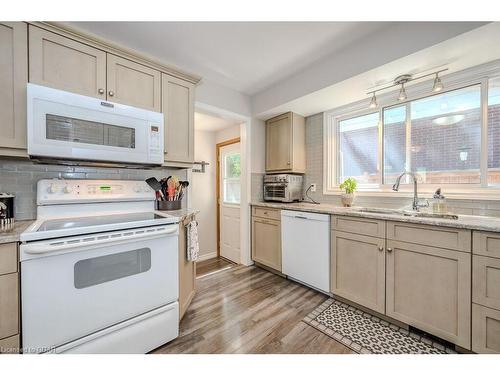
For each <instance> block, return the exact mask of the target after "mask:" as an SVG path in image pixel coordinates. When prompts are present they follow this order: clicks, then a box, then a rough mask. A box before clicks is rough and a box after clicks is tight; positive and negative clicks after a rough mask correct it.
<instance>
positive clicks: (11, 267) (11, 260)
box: [0, 242, 17, 275]
mask: <svg viewBox="0 0 500 375" xmlns="http://www.w3.org/2000/svg"><path fill="white" fill-rule="evenodd" d="M12 272H17V243H15V242H13V243H6V244H2V245H0V275H3V274H6V273H12Z"/></svg>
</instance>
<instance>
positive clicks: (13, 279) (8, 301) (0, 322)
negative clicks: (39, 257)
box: [0, 273, 19, 338]
mask: <svg viewBox="0 0 500 375" xmlns="http://www.w3.org/2000/svg"><path fill="white" fill-rule="evenodd" d="M18 278H19V274H18V273H9V274H7V275H2V276H0V338H4V337H9V336H12V335H16V334H18V333H19V280H18Z"/></svg>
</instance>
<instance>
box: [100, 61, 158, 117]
mask: <svg viewBox="0 0 500 375" xmlns="http://www.w3.org/2000/svg"><path fill="white" fill-rule="evenodd" d="M107 59H108V63H107V90H108V92H107V98H108V100H109V101H112V102H116V103H121V104H126V105H131V106H134V107H140V108H145V109H149V110H152V111H156V112H161V101H160V84H161V83H160V79H161V73H160V72H159V71H157V70H154V69H151V68H148V67H147V66H144V65H141V64H138V63H135V62H133V61H130V60H127V59H124V58H121V57H118V56H115V55H112V54H110V53H108V55H107Z"/></svg>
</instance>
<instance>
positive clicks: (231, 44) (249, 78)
mask: <svg viewBox="0 0 500 375" xmlns="http://www.w3.org/2000/svg"><path fill="white" fill-rule="evenodd" d="M67 24H68V25H70V26H72V27H74V28H77V29H80V30H83V31H86V32H89V33H92V34H95V35H97V36H100V37H104V38H106V39H108V40H111V41H114V42H116V43H119V44H122V45H124V46H127V47H129V48H133V49H135V50H138V51H142V52H144V53H146V54H148V55H151V56H153V57H155V58H157V59H159V60H161V61H163V62H165V63H167V64H170V65H173V66H176V67H178V68H180V69H182V70H183V71H187V72H191V73H194V74H197V75H200V76H202V77H203V78H205V79H207V80H209V81H213V82H217V83H218V84H220V85H223V86H226V87H229V88H231V89H234V90H236V91H239V92H242V93H244V94H247V95H253V94H255V93H257V92H259V91H261V90H264V89H265V88H267V87H269V86H271V85H273V84H275V83H276V82H279V81H281V80H283V79H285V78H286V77H288V76H290V75H293V74H295V73H297V72H299V71H301V70H302V69H304V68H305V67H306V66H308V65H310V64H312V63H314V62H316V61H318V60H320V59H322V58H324V57H325V56H327V55H330V54H332V53H335V52H336V51H338V50H340V49H342V48H343V47H345V46H347V45H348V44H351V43H353V42H355V41H357V40H359V39H361V38H363V37H366V36H368V35H370V34H371V33H373V32H375V31H376V30H380V29H382V28H384V27H387V26H388V25H389V24H390V23H389V22H68V23H67Z"/></svg>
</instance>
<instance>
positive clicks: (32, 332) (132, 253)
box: [20, 225, 179, 352]
mask: <svg viewBox="0 0 500 375" xmlns="http://www.w3.org/2000/svg"><path fill="white" fill-rule="evenodd" d="M20 253H21V282H22V285H21V293H22V294H21V298H22V324H23V347H24V348H25V349H26V350H27V351H30V352H40V351H41V352H43V351H46V350H48V349H50V348H53V347H57V346H60V345H63V344H66V343H68V342H71V341H73V340H76V339H78V338H81V337H83V336H85V335H89V334H91V333H93V332H97V331H99V330H102V329H104V328H106V327H110V326H112V325H114V324H117V323H120V322H123V321H125V320H127V319H130V318H133V317H135V316H138V315H140V314H143V313H145V312H148V311H151V310H153V309H156V308H158V307H161V306H165V305H167V304H169V303H171V302H174V301H176V300H177V299H178V290H179V288H178V225H164V226H157V227H149V228H138V229H133V230H125V231H116V232H106V233H100V234H95V235H85V236H77V237H67V238H63V239H54V240H51V241H36V242H33V243H28V244H22V245H21V247H20Z"/></svg>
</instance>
